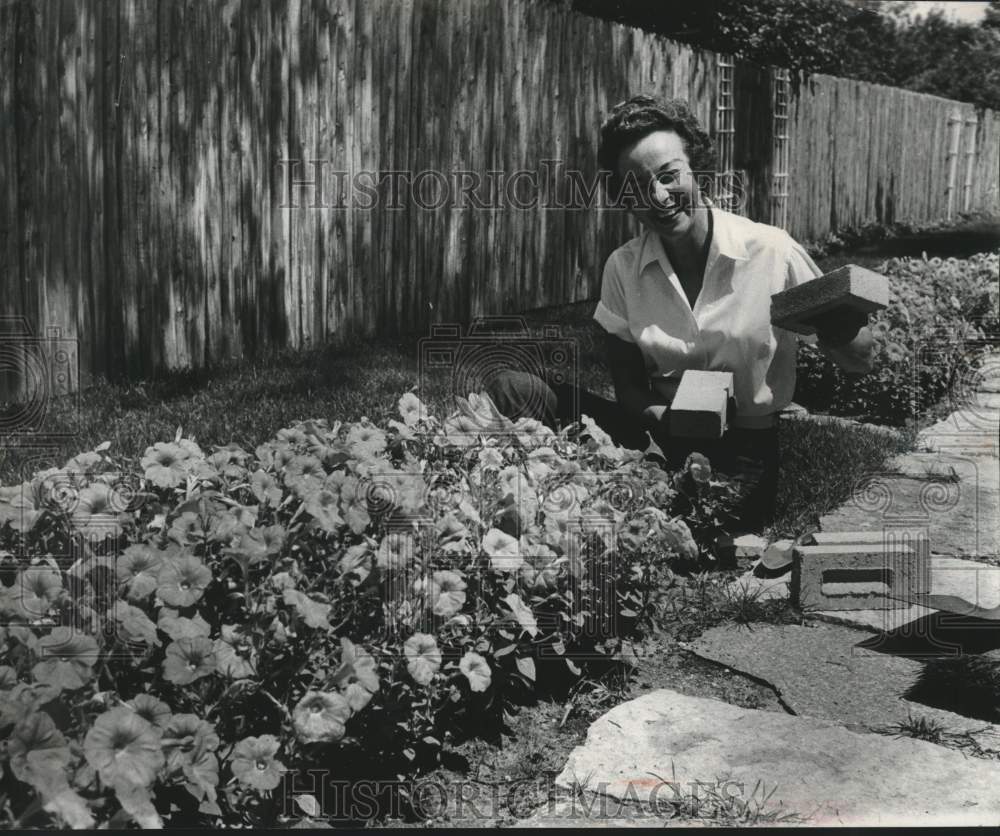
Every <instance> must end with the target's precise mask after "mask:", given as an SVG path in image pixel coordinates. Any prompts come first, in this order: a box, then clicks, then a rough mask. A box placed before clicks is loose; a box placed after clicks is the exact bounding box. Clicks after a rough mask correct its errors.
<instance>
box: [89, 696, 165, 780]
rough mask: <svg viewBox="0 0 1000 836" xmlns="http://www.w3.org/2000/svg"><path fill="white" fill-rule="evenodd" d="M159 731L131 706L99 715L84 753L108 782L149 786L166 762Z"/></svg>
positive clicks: (92, 765) (117, 708)
mask: <svg viewBox="0 0 1000 836" xmlns="http://www.w3.org/2000/svg"><path fill="white" fill-rule="evenodd" d="M160 738H161V735H160V731H159V729H157V728H156V727H155V726H153V725H152V724H151V723H148V722H147V721H146V720H144V719H143V718H142V717H140V716H139V715H138V714H137V713H136V712H135V711H133V710H132V709H131V708H126V707H125V706H118V707H116V708H112V709H110V710H109V711H106V712H104V713H103V714H101V715H99V716H98V717H97V719H96V720H94V724H93V726H91V727H90V731H89V732H87V736H86V738H84V741H83V753H84V755H85V756H86V758H87V763H89V764H90V765H91V767H93V768H94V769H95V770H96V771H97V773H98V775H100V776H101V780H102V781H104V783H106V784H109V785H112V786H114V785H117V784H126V785H133V786H135V785H138V786H141V787H149V786H151V785H152V783H153V781H155V780H156V775H157V773H158V772H159V770H160V768H161V767H162V766H163V764H164V756H163V751H162V749H161V745H160Z"/></svg>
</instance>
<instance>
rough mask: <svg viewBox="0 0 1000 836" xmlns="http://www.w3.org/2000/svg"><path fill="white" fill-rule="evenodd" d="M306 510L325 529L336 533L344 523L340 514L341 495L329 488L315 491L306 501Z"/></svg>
mask: <svg viewBox="0 0 1000 836" xmlns="http://www.w3.org/2000/svg"><path fill="white" fill-rule="evenodd" d="M305 509H306V512H307V513H308V514H309V515H310V516H311V517H312V518H313V519H314V520H316V524H317V525H318V526H319V527H320V528H322V529H323V530H324V531H326V532H329V533H330V534H335V533H337V532H338V531H339V530H340V527H341V526H342V525H343V524H344V518H343V517H341V516H340V495H339V494H338V493H336V492H335V491H332V490H329V489H328V488H321V489H320V490H318V491H316V492H315V493H313V494H312V495H311V496H310V497H309V499H308V500H307V501H306V503H305Z"/></svg>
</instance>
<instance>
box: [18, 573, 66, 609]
mask: <svg viewBox="0 0 1000 836" xmlns="http://www.w3.org/2000/svg"><path fill="white" fill-rule="evenodd" d="M62 589H63V582H62V575H61V574H60V573H59V572H58V571H57V570H55V569H53V568H52V567H51V566H29V567H28V568H27V569H25V570H24V571H23V572H19V573H18V575H17V577H16V578H15V580H14V588H13V590H12V593H13V597H14V598H15V599H16V601H17V603H18V607H19V609H20V611H21V613H22V615H23V616H24V617H25V618H27V619H29V620H34V619H38V618H42V617H43V616H44V615H45V614H46V613H47V612H48V611H49V609H51V607H52V605H53V604H54V603H55V602H56V601H57V600H58V598H59V595H60V594H61V593H62Z"/></svg>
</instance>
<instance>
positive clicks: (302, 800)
mask: <svg viewBox="0 0 1000 836" xmlns="http://www.w3.org/2000/svg"><path fill="white" fill-rule="evenodd" d="M292 797H293V798H294V799H295V804H296V805H297V806H298V808H299V809H300V810H301V811H302V812H303V813H305V814H306V815H307V816H312V817H313V818H316V817H318V816H319V815H320V813H321V812H322V811H321V810H320V807H319V802H318V801H317V800H316V796H314V795H307V794H303V795H295V796H292Z"/></svg>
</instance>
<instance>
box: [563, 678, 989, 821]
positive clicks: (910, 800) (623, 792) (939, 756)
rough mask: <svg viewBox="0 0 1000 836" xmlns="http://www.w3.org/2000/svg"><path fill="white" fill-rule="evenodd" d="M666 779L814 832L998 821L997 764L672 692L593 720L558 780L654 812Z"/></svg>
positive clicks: (668, 792)
mask: <svg viewBox="0 0 1000 836" xmlns="http://www.w3.org/2000/svg"><path fill="white" fill-rule="evenodd" d="M664 781H669V782H674V784H675V785H676V786H677V787H679V792H681V793H684V794H687V793H689V792H691V788H696V787H697V785H698V783H699V782H708V783H710V784H713V785H716V786H718V785H720V783H721V785H722V786H724V787H726V789H725V790H724V791H725V792H729V793H732V794H740V795H741V796H742V797H743V798H746V799H747V800H750V799H751V798H754V799H756V800H757V801H759V803H760V804H761V805H762V806H763V811H764V812H774V813H780V814H788V813H795V814H798V815H799V816H801V817H803V818H804V819H806V820H807V822H808V823H809V824H811V825H850V826H865V825H904V826H921V825H990V826H997V825H1000V792H998V791H997V788H998V787H1000V763H998V762H996V761H993V760H986V759H977V758H967V757H965V756H964V755H963V754H962V753H961V752H958V751H955V750H951V749H946V748H944V747H941V746H936V745H934V744H932V743H927V742H924V741H920V740H912V739H902V738H892V737H886V736H881V735H870V734H859V733H855V732H852V731H849V730H848V729H845V728H843V727H841V726H838V725H836V724H835V723H831V722H828V721H824V720H816V719H809V718H804V717H793V716H790V715H787V714H778V713H774V712H768V711H758V710H754V709H747V708H740V707H738V706H734V705H730V704H729V703H724V702H719V701H717V700H711V699H704V698H700V697H688V696H683V695H682V694H678V693H677V692H675V691H671V690H667V689H663V690H659V691H654V692H652V693H650V694H646V695H644V696H642V697H640V698H639V699H636V700H632V701H630V702H627V703H623V704H622V705H619V706H617V707H616V708H614V709H612V710H611V711H610V712H608V713H607V714H605V715H604V716H603V717H601V718H600V719H598V720H597V721H596V722H594V724H593V725H592V726H591V727H590V730H589V731H588V732H587V740H586V743H585V744H584V745H583V746H579V747H577V748H576V749H574V750H573V752H572V753H571V754H570V757H569V761H568V762H567V764H566V768H565V769H564V770H563V771H562V773H561V774H560V775H559V776H558V777H557V778H556V783H557V784H558V785H559V786H562V787H566V788H572V787H573V786H574V785H584V786H586V787H587V788H589V789H590V790H592V791H599V792H600V793H601V794H603V795H608V796H611V797H613V798H618V799H626V798H638V800H639V801H641V802H644V803H653V804H655V803H656V802H657V801H660V802H661V803H662V801H663V800H668V799H670V798H672V797H673V794H674V790H673V789H672V788H671V787H670V786H669V785H665V784H664V783H663V782H664ZM772 791H773V792H772ZM768 793H771V795H770V798H769V799H768V800H766V801H765V800H764V799H765V797H766V796H767V795H768Z"/></svg>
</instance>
